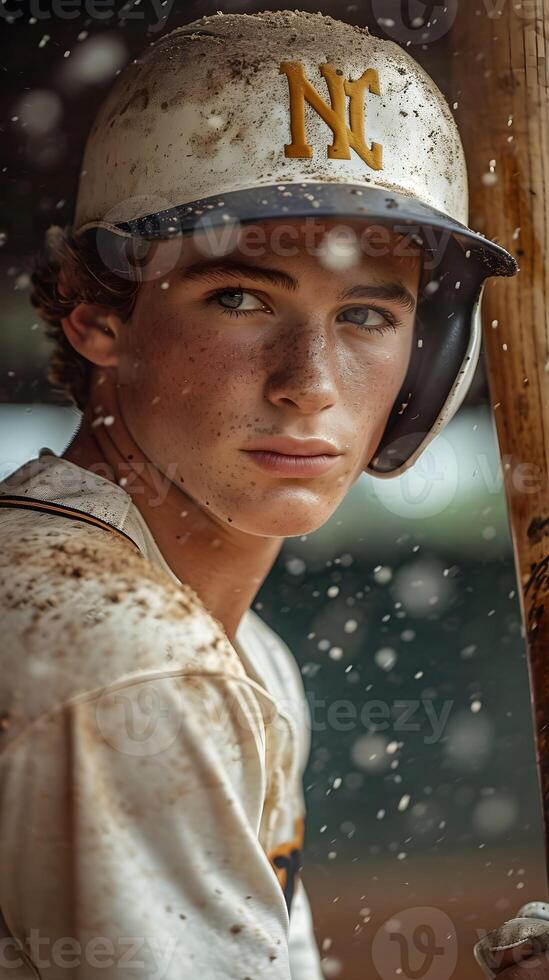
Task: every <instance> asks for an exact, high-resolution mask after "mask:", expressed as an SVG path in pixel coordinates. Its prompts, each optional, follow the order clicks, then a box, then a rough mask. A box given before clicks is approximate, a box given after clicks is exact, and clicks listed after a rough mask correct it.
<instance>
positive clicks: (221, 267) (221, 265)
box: [181, 259, 416, 313]
mask: <svg viewBox="0 0 549 980" xmlns="http://www.w3.org/2000/svg"><path fill="white" fill-rule="evenodd" d="M227 275H232V276H243V277H245V278H247V279H251V280H253V281H255V282H268V283H271V284H272V285H274V286H279V287H280V288H282V289H285V290H286V291H287V292H292V293H295V292H296V291H297V290H298V289H299V282H298V280H297V279H294V277H293V276H291V275H289V273H287V272H283V271H282V270H281V269H268V268H265V267H263V266H258V265H248V264H247V263H246V262H236V261H231V260H228V259H224V260H223V261H219V260H218V259H213V260H206V261H203V262H195V263H194V265H191V266H189V268H188V269H184V270H182V272H181V277H182V279H183V280H184V281H185V282H194V281H196V280H199V279H210V280H211V281H213V282H218V281H219V280H223V279H224V278H225V277H226V276H227ZM346 299H379V300H385V301H388V302H392V303H396V304H397V305H398V306H401V307H402V308H403V309H404V310H405V311H406V312H407V313H413V311H414V310H415V308H416V301H415V299H414V297H413V295H412V293H411V292H410V291H409V290H408V289H406V287H405V286H404V284H403V283H402V282H400V281H395V282H381V281H379V280H378V281H377V282H374V283H373V284H372V285H366V284H359V285H356V286H351V287H350V288H349V289H346V290H344V291H343V292H342V293H340V294H339V296H338V300H340V301H341V300H346Z"/></svg>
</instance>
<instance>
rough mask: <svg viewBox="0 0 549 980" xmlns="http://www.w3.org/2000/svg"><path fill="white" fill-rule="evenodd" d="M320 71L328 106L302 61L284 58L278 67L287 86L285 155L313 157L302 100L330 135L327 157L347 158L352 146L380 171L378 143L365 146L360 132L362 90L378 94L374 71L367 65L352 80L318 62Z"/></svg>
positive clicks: (364, 136) (361, 122) (370, 164)
mask: <svg viewBox="0 0 549 980" xmlns="http://www.w3.org/2000/svg"><path fill="white" fill-rule="evenodd" d="M320 72H321V75H322V76H323V78H325V79H326V83H327V85H328V91H329V93H330V99H331V103H332V104H331V106H329V105H328V104H327V103H326V102H325V101H324V99H323V98H322V96H321V95H319V93H318V92H317V90H316V89H315V87H314V85H312V84H311V82H310V81H309V80H308V78H307V76H306V75H305V70H304V68H303V65H302V64H300V63H299V62H298V61H284V62H283V63H282V64H281V66H280V74H281V75H286V76H287V78H288V83H289V86H290V117H291V133H292V142H291V143H290V144H288V145H287V146H285V147H284V153H285V156H287V157H290V158H292V159H311V158H312V156H313V148H312V146H310V145H309V144H308V142H307V136H306V132H305V102H308V104H309V105H310V106H311V108H312V109H314V110H315V112H317V113H318V115H319V116H320V117H321V118H322V119H323V120H324V122H325V123H326V125H327V126H329V127H330V129H331V130H332V132H333V134H334V142H333V144H332V145H331V146H329V147H328V157H329V159H330V160H350V159H351V148H352V149H353V150H355V151H356V153H358V155H359V156H360V157H361V158H362V160H364V163H366V164H367V165H368V166H369V167H370V168H371V169H372V170H381V169H382V166H383V164H382V152H383V148H382V145H381V143H372V145H371V147H369V146H368V144H367V143H366V134H365V132H364V115H365V108H364V101H365V95H366V92H373V94H374V95H380V87H379V75H378V73H377V71H376V70H375V69H374V68H368V69H367V71H365V72H364V74H363V75H362V78H358V79H357V80H356V81H354V82H351V81H348V80H347V79H345V78H343V75H342V73H341V72H339V71H337V70H336V69H335V68H334V67H333V66H332V65H328V64H324V65H321V66H320ZM347 96H348V97H349V99H350V104H349V118H350V126H349V124H348V122H347V105H346V101H345V100H346V97H347Z"/></svg>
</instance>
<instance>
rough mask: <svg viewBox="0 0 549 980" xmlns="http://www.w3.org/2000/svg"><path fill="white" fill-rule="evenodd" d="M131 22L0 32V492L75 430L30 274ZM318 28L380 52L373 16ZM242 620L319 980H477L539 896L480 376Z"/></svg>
mask: <svg viewBox="0 0 549 980" xmlns="http://www.w3.org/2000/svg"><path fill="white" fill-rule="evenodd" d="M267 6H269V7H272V8H278V7H280V8H282V7H284V6H291V5H289V4H288V5H286V4H284V3H281V4H276V3H273V4H261V5H259V4H257V3H251V2H245V0H235V2H234V3H222V4H220V2H219V0H217V2H216V3H215V4H209V3H204V2H194V3H190V4H178V3H177V0H176V2H175V4H174V5H173V6H172V7H171V8H170V10H169V16H167V21H166V29H167V30H172V29H174V28H175V27H177V26H178V25H179V24H182V23H185V22H186V21H189V20H191V19H193V18H194V17H196V16H199V15H201V14H202V13H211V12H214V11H215V10H217V9H222V10H224V11H226V12H228V11H231V10H235V11H236V10H238V11H248V12H249V11H252V10H255V9H263V8H265V7H267ZM301 6H302V7H303V8H305V9H315V10H316V9H318V0H317V3H314V4H312V3H310V4H309V3H302V4H301ZM373 6H375V4H374V5H373ZM120 7H121V8H122V5H120ZM125 7H126V8H127V9H128V10H129V11H133V12H134V13H135V12H136V10H137V5H135V4H131V5H129V6H128V4H126V5H125ZM18 9H21V10H23V9H26V8H25V6H24V5H21V8H18ZM42 9H44V10H46V9H48V4H47V3H43V4H42ZM141 9H142V11H143V12H144V17H143V18H142V19H141V20H138V19H135V18H134V19H133V20H132V19H131V18H129V19H127V20H124V17H122V16H118V17H117V18H115V20H114V21H113V20H108V21H107V20H105V21H100V20H96V19H93V18H90V17H86V13H85V11H84V10H82V11H81V13H80V15H79V16H78V17H77V18H75V19H71V20H63V19H60V18H56V17H55V16H52V17H50V19H49V20H47V21H46V20H43V21H40V19H39V18H35V19H34V23H33V22H32V19H33V18H32V14H28V13H25V16H24V17H23V18H21V19H17V20H14V22H13V23H11V24H9V23H8V22H7V21H5V20H4V21H3V23H2V25H1V26H2V35H3V38H4V49H5V58H4V61H3V70H4V80H5V83H4V85H3V87H2V90H1V92H0V105H1V109H2V123H1V126H2V132H3V134H4V135H3V140H2V148H1V152H2V160H1V161H0V171H1V177H2V196H3V210H2V217H1V218H0V311H1V313H0V316H1V334H0V365H1V370H0V478H1V477H3V476H5V475H7V474H8V473H9V472H11V471H12V470H14V469H16V468H17V466H19V465H20V464H21V463H23V462H24V461H25V460H27V459H29V458H31V457H32V456H35V455H37V453H38V451H39V450H40V448H41V447H42V446H49V447H50V448H52V449H53V450H54V451H56V452H59V453H61V452H63V450H64V448H65V446H66V445H67V444H68V442H69V441H70V438H71V436H72V433H73V432H74V430H75V428H76V426H77V424H78V420H79V413H78V412H77V411H76V410H75V409H73V408H71V407H69V406H66V405H63V404H60V403H59V400H58V399H57V398H56V396H55V394H54V392H52V391H51V389H50V387H49V385H48V382H47V380H46V366H47V357H48V344H47V341H46V340H45V338H44V334H43V330H42V327H41V325H40V324H39V323H38V322H37V320H36V316H35V313H34V311H33V309H32V307H31V306H30V303H29V295H28V293H29V258H30V255H31V253H32V251H33V250H34V249H35V248H37V247H39V245H40V243H41V241H42V238H43V234H44V231H45V229H46V228H47V227H48V226H49V225H50V224H52V223H59V224H64V223H65V222H68V221H70V216H71V209H72V206H73V203H74V195H75V191H76V180H77V172H78V167H79V161H80V154H81V152H82V147H83V141H84V139H85V135H86V132H87V130H88V128H89V126H90V124H91V120H92V118H93V114H94V112H95V111H96V109H97V107H98V105H99V103H100V101H101V99H102V97H103V95H104V94H105V92H106V90H107V89H108V87H109V85H110V84H111V82H112V80H113V78H114V76H115V74H116V72H117V71H118V70H119V69H120V67H121V66H122V65H123V64H125V63H126V61H127V60H129V59H130V58H131V57H133V56H134V55H135V53H136V52H137V51H138V50H140V48H142V47H143V46H144V45H145V44H147V43H148V42H149V41H150V40H155V39H156V38H157V37H158V36H159V33H158V32H155V33H152V32H151V31H150V30H149V27H150V22H156V20H157V18H156V15H153V12H152V9H149V8H146V7H145V5H143V7H142V8H141ZM322 10H323V12H325V13H332V14H333V15H335V16H339V17H340V18H341V19H346V20H350V21H351V22H354V23H367V24H370V26H371V27H372V29H373V30H374V32H375V33H378V34H383V30H382V27H381V26H380V23H379V19H378V22H377V25H376V23H374V22H373V21H374V18H373V11H372V6H371V5H366V6H364V7H362V6H361V7H360V9H359V7H358V6H357V5H352V4H351V5H345V4H338V3H337V2H327V3H324V4H323V5H322ZM160 33H162V31H160ZM44 37H47V40H46V41H44V40H43V39H44ZM67 50H68V51H69V56H65V51H67ZM411 53H413V55H414V57H416V58H418V60H420V61H421V60H423V62H424V63H425V64H426V65H427V64H429V65H430V66H431V71H433V65H435V66H436V65H438V66H439V68H438V74H437V76H436V77H437V82H438V84H439V85H440V86H441V88H443V89H444V59H445V57H446V55H447V51H446V49H445V41H444V39H439V40H437V41H436V44H435V43H433V46H432V49H429V47H428V45H427V44H425V45H419V44H418V45H416V46H415V48H414V50H413V51H412V52H411ZM255 605H256V609H257V611H258V612H259V614H260V615H261V616H262V617H264V618H265V620H266V621H267V622H268V623H270V624H271V625H272V626H273V627H274V628H275V629H276V630H277V631H278V632H279V633H280V635H281V636H282V637H283V638H284V639H285V640H286V642H287V643H288V644H289V646H290V647H291V649H292V650H293V652H294V654H295V656H296V658H297V660H298V663H299V665H300V668H301V672H302V676H303V682H304V685H305V688H306V692H307V696H308V698H309V702H310V708H311V714H312V720H313V730H312V752H311V757H310V762H309V766H308V770H307V773H306V779H305V786H306V798H307V806H308V819H307V843H306V852H305V866H304V871H303V877H304V880H305V882H306V884H307V887H308V891H309V895H310V900H311V905H312V907H313V912H314V918H315V927H316V933H317V938H318V941H319V945H320V947H321V949H322V955H323V966H324V970H325V973H326V976H327V977H338V978H343V980H366V978H368V980H370V978H374V980H375V978H376V977H381V978H382V980H389V977H394V976H395V974H396V973H398V969H400V971H401V972H400V973H399V974H398V975H399V976H401V977H407V976H410V977H412V976H416V977H417V976H421V977H423V978H427V980H448V978H449V977H450V976H456V977H459V978H460V980H469V978H470V980H473V978H474V977H477V978H479V977H480V976H481V974H480V970H479V968H478V967H477V966H476V964H475V963H474V960H473V957H472V953H471V947H472V943H473V942H474V941H475V940H476V939H477V938H478V935H479V934H481V933H482V932H483V931H485V930H487V929H490V928H492V927H494V926H495V925H497V924H500V923H501V922H502V921H503V920H504V919H505V918H508V917H510V916H511V915H513V914H514V913H515V912H516V911H517V909H518V907H519V906H520V905H521V904H523V902H525V901H528V900H534V899H538V898H545V896H546V884H545V872H544V863H545V859H544V851H543V834H542V826H541V817H540V807H539V799H538V787H537V775H536V767H535V754H534V742H533V731H532V721H531V709H530V701H529V689H528V670H527V663H526V659H525V650H524V640H523V634H522V626H521V619H520V610H519V604H518V598H517V585H516V577H515V570H514V563H513V553H512V547H511V541H510V534H509V527H508V520H507V512H506V506H505V498H504V494H503V490H502V479H501V467H500V462H499V456H498V450H497V444H496V439H495V433H494V426H493V421H492V416H491V409H490V404H489V395H488V390H487V386H486V379H485V376H484V370H483V365H482V363H481V365H480V367H479V370H478V372H477V376H476V378H475V381H474V384H473V386H472V389H471V393H470V395H469V397H468V399H467V401H466V404H465V406H464V407H463V409H462V410H461V411H460V413H459V414H458V416H457V417H456V419H455V420H454V421H453V422H452V423H451V425H450V426H449V427H448V429H447V430H446V431H445V432H444V434H443V436H441V437H439V438H438V439H437V440H435V442H434V443H433V445H432V448H431V449H430V450H429V451H428V453H426V454H425V455H424V456H423V457H422V458H421V459H420V460H419V461H418V463H417V464H416V466H415V467H414V468H413V470H412V471H410V473H409V474H406V475H405V477H403V478H400V479H398V480H390V481H386V480H372V479H370V478H368V477H366V476H365V477H363V478H362V479H361V480H360V481H359V483H358V484H357V485H356V486H355V487H354V489H353V491H352V492H351V493H350V495H349V496H348V498H347V499H346V501H345V502H344V504H343V505H342V506H341V507H340V509H339V510H338V512H337V513H336V514H335V515H334V516H333V518H332V519H331V520H330V521H329V523H328V524H326V525H325V526H324V527H323V528H321V529H320V530H319V531H318V532H316V533H315V534H313V535H310V536H308V537H307V538H306V539H301V538H299V539H290V540H288V541H287V543H286V545H285V547H284V550H283V552H282V553H281V555H280V558H279V560H278V561H277V563H276V566H275V567H274V568H273V570H272V573H271V574H270V576H269V578H268V580H267V581H266V583H265V584H264V586H263V587H262V589H261V591H260V593H259V594H258V596H257V599H256V604H255ZM425 907H428V909H430V911H427V912H424V911H418V910H422V909H424V908H425ZM405 910H415V911H414V912H412V913H409V912H406V911H405ZM410 915H411V916H412V919H413V918H414V916H416V918H417V921H418V922H420V921H421V922H432V923H433V929H434V931H435V932H437V930H440V929H441V928H442V929H443V931H444V930H446V933H445V935H446V937H447V939H446V942H445V949H444V952H443V953H441V954H440V955H438V956H435V957H434V959H433V962H432V966H431V967H429V968H425V969H424V971H423V972H421V966H420V965H419V966H418V964H421V963H422V962H423V960H422V955H423V954H421V951H420V948H419V946H418V947H417V948H414V942H415V940H414V942H412V941H411V945H410V947H409V949H408V951H407V952H408V953H409V959H408V960H407V959H406V958H405V957H404V959H401V961H399V962H400V966H398V965H397V966H395V962H396V961H395V949H396V948H397V946H398V944H396V945H395V942H394V941H392V940H390V933H391V931H392V932H395V931H396V932H398V927H399V924H400V925H402V923H403V922H405V920H406V918H407V916H408V918H410ZM441 916H442V918H441ZM444 916H447V917H448V919H447V920H446V919H445V918H444ZM414 921H415V920H414ZM441 923H442V925H441ZM438 934H439V933H438V932H437V935H438ZM391 943H392V945H391ZM416 945H417V944H416ZM456 946H457V948H458V962H457V965H456V963H455V958H454V953H453V949H454V947H456ZM401 952H402V950H401ZM414 957H415V958H414ZM410 963H411V964H412V966H410V965H409V964H410ZM407 964H408V965H407Z"/></svg>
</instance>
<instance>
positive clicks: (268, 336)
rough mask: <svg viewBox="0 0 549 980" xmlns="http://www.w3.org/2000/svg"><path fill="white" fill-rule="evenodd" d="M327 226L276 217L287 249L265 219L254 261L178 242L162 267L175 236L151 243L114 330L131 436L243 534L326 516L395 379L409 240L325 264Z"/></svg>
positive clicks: (243, 253)
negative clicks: (144, 269)
mask: <svg viewBox="0 0 549 980" xmlns="http://www.w3.org/2000/svg"><path fill="white" fill-rule="evenodd" d="M333 225H334V223H333V222H328V221H326V220H323V221H322V224H320V222H316V223H315V229H314V234H313V236H312V238H311V224H310V221H309V223H308V224H306V223H305V222H299V221H295V222H285V224H284V227H285V229H286V230H287V231H288V230H289V231H288V234H290V232H291V241H292V247H291V248H289V247H287V246H286V247H282V239H281V238H280V237H279V236H278V237H277V238H276V242H275V241H274V239H273V230H274V225H273V223H272V222H271V223H268V222H266V223H264V225H261V226H258V225H256V226H255V231H256V234H257V231H258V229H259V230H260V231H262V232H263V239H262V243H263V245H262V247H261V249H255V250H254V254H253V257H252V256H251V254H250V253H251V251H252V249H250V248H249V247H244V244H245V242H244V244H243V241H242V240H241V241H240V242H239V243H238V245H236V247H234V248H232V249H231V251H230V252H229V253H228V254H224V255H223V257H222V258H219V257H217V258H215V257H212V254H211V249H210V248H209V246H208V244H207V243H205V242H201V241H200V240H199V239H198V238H196V237H194V238H192V239H191V237H189V238H184V239H179V240H178V246H177V247H178V249H179V253H178V258H177V264H176V265H175V266H174V263H173V258H172V256H173V241H172V242H166V241H165V242H160V243H155V245H154V246H153V249H152V252H151V253H150V255H149V259H150V256H151V254H153V253H154V261H153V262H152V264H151V265H150V266H149V267H150V268H151V269H153V268H155V267H158V268H157V273H155V274H154V276H151V275H150V274H149V277H148V278H146V281H144V282H143V284H142V285H141V286H140V288H139V292H138V297H137V302H136V306H135V308H134V312H133V314H132V316H131V318H130V320H128V322H127V323H126V324H125V325H124V329H123V330H122V331H121V340H120V343H121V345H122V346H121V350H120V356H119V362H118V367H117V371H118V380H119V382H120V384H121V387H120V389H119V393H118V397H119V402H120V408H121V411H122V414H123V416H124V420H125V422H126V425H127V426H128V428H129V430H130V432H131V434H132V436H133V438H134V439H135V441H136V442H137V444H138V445H139V446H140V448H141V450H142V451H143V452H144V454H145V455H146V456H147V457H148V458H149V459H150V460H151V461H152V462H153V463H154V464H155V465H156V466H157V467H158V468H159V469H160V470H161V471H162V472H163V473H164V474H166V475H167V476H168V477H169V479H171V480H172V481H173V482H174V483H175V484H177V485H178V486H179V487H180V488H181V489H183V490H184V491H185V492H186V493H187V494H188V495H190V496H191V497H192V498H193V499H194V500H195V501H196V502H197V503H198V505H199V506H200V507H201V508H203V509H204V510H205V511H207V512H208V513H209V514H210V515H212V517H213V518H214V519H215V520H217V521H220V522H223V523H224V524H227V523H228V524H230V525H232V526H234V527H235V528H239V529H240V530H242V531H245V532H248V533H250V534H256V535H265V536H276V537H287V536H293V535H301V534H305V533H307V532H310V531H312V530H314V529H316V528H318V527H320V526H321V525H322V524H323V523H324V522H325V521H326V520H327V519H328V518H329V517H330V516H331V514H332V513H333V511H334V510H335V509H336V507H337V506H338V504H339V503H340V502H341V500H342V499H343V497H344V496H345V494H346V493H347V491H348V490H349V488H350V487H351V486H352V484H353V483H354V482H355V480H356V479H357V478H358V476H359V475H360V473H361V472H362V470H363V469H364V467H365V466H366V465H367V464H368V462H369V461H370V459H371V458H372V456H373V455H374V452H375V450H376V448H377V446H378V443H379V441H380V438H381V436H382V433H383V431H384V428H385V424H386V421H387V418H388V416H389V413H390V411H391V408H392V405H393V402H394V401H395V398H396V396H397V394H398V392H399V389H400V387H401V384H402V382H403V380H404V377H405V374H406V369H407V365H408V361H409V357H410V352H411V345H412V338H413V327H414V319H415V306H416V302H417V291H418V283H419V274H420V265H421V263H420V257H419V253H418V250H417V247H416V252H415V254H412V252H411V246H410V243H407V245H406V250H404V249H402V251H401V252H399V250H398V248H395V244H396V243H397V242H398V239H397V238H396V237H394V236H393V235H392V233H391V243H390V245H389V246H387V247H385V248H384V249H379V248H378V250H377V251H378V254H377V255H375V256H373V255H372V254H371V253H372V251H373V250H368V249H367V250H364V249H362V250H359V251H358V253H355V254H353V255H352V257H351V260H346V261H344V262H338V261H337V253H335V252H334V250H333V248H332V249H331V248H330V242H331V241H332V240H333V233H334V228H333ZM347 227H349V225H348V226H347ZM363 230H364V229H363ZM378 230H379V229H378ZM386 235H388V232H386ZM257 240H258V239H257V238H256V241H257ZM386 240H387V239H386ZM247 241H249V239H246V242H247ZM208 252H209V254H208ZM380 252H383V254H379V253H380ZM403 253H404V257H403ZM334 255H335V262H334ZM351 261H352V264H351ZM335 265H337V268H335ZM342 265H343V268H342ZM163 267H164V268H169V271H167V272H165V273H163V272H162V269H163Z"/></svg>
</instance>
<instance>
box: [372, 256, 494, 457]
mask: <svg viewBox="0 0 549 980" xmlns="http://www.w3.org/2000/svg"><path fill="white" fill-rule="evenodd" d="M482 286H483V282H482V281H479V278H478V269H475V268H474V262H470V261H469V260H468V259H467V257H466V256H465V254H464V251H463V247H462V246H461V244H460V243H458V242H457V241H456V240H455V239H451V240H450V242H447V243H446V245H445V256H444V265H439V266H438V267H437V266H435V271H434V272H433V266H432V264H431V261H426V259H425V257H424V263H423V269H422V274H421V280H420V286H419V301H418V307H417V313H416V322H415V326H414V339H413V341H412V344H413V346H412V352H411V355H410V361H409V364H408V370H407V373H406V377H405V379H404V382H403V384H402V387H401V389H400V391H399V394H398V396H397V398H396V399H395V402H394V405H393V408H392V410H391V414H390V416H389V419H388V422H387V426H386V428H385V432H384V434H383V437H382V439H381V442H380V444H379V446H378V448H377V450H376V452H375V453H374V456H373V459H372V461H371V463H370V464H369V466H368V467H367V470H366V472H368V473H370V474H371V475H373V476H386V477H389V476H397V475H399V474H400V473H401V472H403V470H405V469H406V468H407V467H408V466H409V465H411V463H412V462H413V460H414V459H415V458H416V456H417V455H418V451H420V450H421V448H422V446H423V444H424V443H425V444H426V442H427V441H430V438H432V435H433V434H435V433H436V432H437V431H438V430H439V428H442V424H445V422H446V421H448V419H449V417H451V415H453V414H454V411H456V410H457V408H458V407H459V404H461V402H462V400H463V398H464V397H465V394H466V392H467V389H468V387H469V384H470V381H471V380H472V376H473V373H474V368H475V366H476V363H477V361H478V354H479V344H478V342H477V340H478V338H476V337H475V336H474V334H475V333H476V332H478V331H479V330H480V321H479V318H478V317H477V316H476V306H477V303H478V301H479V298H480V293H481V292H482ZM473 361H474V363H473ZM462 375H465V377H464V378H463V381H462V382H461V386H460V388H459V390H456V392H455V399H454V400H455V405H453V406H448V408H449V409H450V408H452V409H453V410H452V411H451V412H444V419H443V418H442V415H443V409H444V408H445V406H446V403H447V402H448V400H449V398H450V395H451V394H452V391H453V389H455V386H456V382H457V381H458V380H459V379H460V377H461V376H462ZM467 379H468V380H467ZM439 422H440V424H439Z"/></svg>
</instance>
